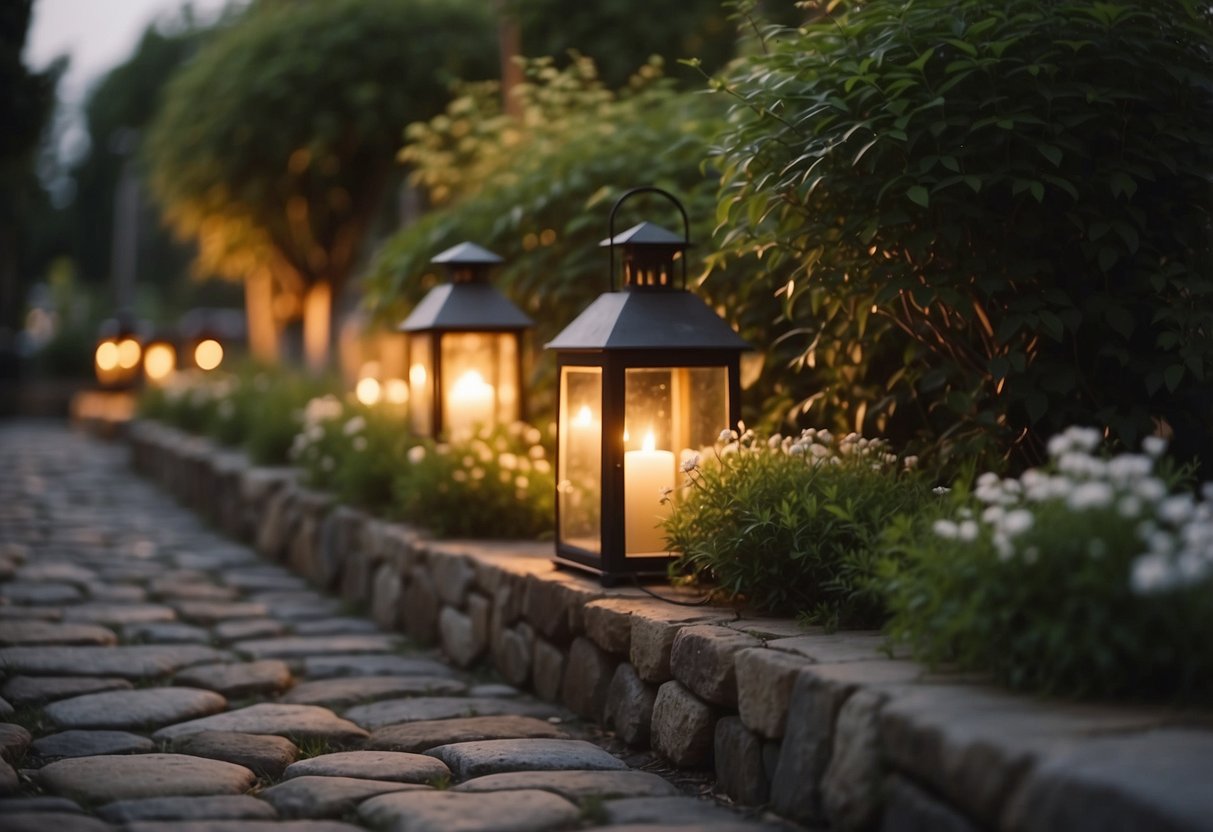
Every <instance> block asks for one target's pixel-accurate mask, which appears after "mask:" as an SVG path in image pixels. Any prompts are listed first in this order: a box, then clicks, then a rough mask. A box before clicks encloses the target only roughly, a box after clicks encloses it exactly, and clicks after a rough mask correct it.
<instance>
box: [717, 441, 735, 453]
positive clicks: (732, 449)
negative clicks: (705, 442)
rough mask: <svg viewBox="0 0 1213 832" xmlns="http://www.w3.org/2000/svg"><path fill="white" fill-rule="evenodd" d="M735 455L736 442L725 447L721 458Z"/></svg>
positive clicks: (722, 449)
mask: <svg viewBox="0 0 1213 832" xmlns="http://www.w3.org/2000/svg"><path fill="white" fill-rule="evenodd" d="M735 453H737V443H736V442H730V443H729V444H727V445H725V446H724V447H723V448H721V449H720V455H721V456H732V455H733V454H735Z"/></svg>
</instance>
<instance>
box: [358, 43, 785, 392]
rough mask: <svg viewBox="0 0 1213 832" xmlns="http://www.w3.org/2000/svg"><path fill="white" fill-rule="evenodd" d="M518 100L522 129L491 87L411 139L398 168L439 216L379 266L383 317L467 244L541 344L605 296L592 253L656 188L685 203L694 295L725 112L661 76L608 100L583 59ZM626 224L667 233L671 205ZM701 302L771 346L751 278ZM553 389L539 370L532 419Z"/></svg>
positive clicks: (774, 312)
mask: <svg viewBox="0 0 1213 832" xmlns="http://www.w3.org/2000/svg"><path fill="white" fill-rule="evenodd" d="M518 94H519V95H520V104H521V107H522V115H521V117H520V118H519V119H513V118H510V117H507V116H505V115H504V114H502V113H501V110H500V96H499V92H498V89H497V86H496V85H495V84H481V85H474V86H468V87H466V88H465V89H464V92H463V94H462V95H461V96H459V97H458V98H457V99H456V100H455V101H454V102H453V103H452V104H451V105H450V107H449V108H448V109H447V111H446V113H444V114H443V115H442V116H439V117H438V118H435V119H433V120H432V121H430V122H428V123H424V124H414V125H412V126H410V128H409V130H408V134H407V135H408V144H407V145H406V147H405V148H404V150H403V151H402V154H401V158H402V159H403V160H404V161H405V162H406V163H408V164H409V165H410V166H411V167H412V170H413V173H412V179H413V182H414V183H415V184H418V185H420V186H422V187H424V188H425V190H426V191H427V193H428V194H429V196H430V200H431V201H432V202H433V203H434V204H435V206H436V207H435V209H434V210H432V211H431V212H429V213H428V214H426V215H425V216H424V217H423V218H422V219H421V220H420V221H419V222H417V223H416V224H414V225H412V226H410V227H409V228H406V229H405V230H403V231H401V232H400V233H398V234H397V235H396V236H395V237H393V238H392V240H391V241H390V242H389V243H388V244H387V245H386V246H385V248H384V249H383V250H382V251H381V252H380V254H379V256H378V258H377V260H376V261H375V263H374V265H373V267H372V272H371V274H370V276H369V278H368V281H367V287H368V295H369V298H370V300H371V302H372V304H373V305H374V306H375V309H376V311H377V314H378V316H379V317H381V318H384V319H386V320H390V321H399V320H400V319H401V318H402V317H403V316H404V314H405V312H407V310H408V309H409V308H410V306H411V305H412V304H414V303H416V302H417V301H418V300H419V299H420V298H421V297H422V296H423V295H424V294H425V292H426V291H428V290H429V289H430V288H431V287H432V286H433V285H434V284H435V282H437V281H438V280H439V277H440V276H439V272H438V270H437V269H436V268H435V267H434V266H431V265H430V263H429V261H430V258H432V257H433V256H434V255H435V254H436V253H438V252H439V251H441V250H443V249H444V248H446V247H448V246H451V245H454V244H456V243H459V242H462V241H463V240H472V241H474V242H476V243H479V244H481V245H484V246H487V247H488V248H491V249H493V250H494V251H496V252H498V253H499V254H501V255H502V256H503V257H504V258H505V263H504V264H503V265H502V266H501V268H500V269H499V270H498V272H497V274H496V276H495V278H494V279H495V282H496V283H497V285H498V286H499V287H500V288H501V289H502V290H503V291H504V292H505V293H506V294H507V295H509V296H510V297H511V298H512V299H513V300H514V302H515V303H517V304H518V305H519V306H520V307H521V308H523V309H525V310H527V311H528V312H529V313H530V314H531V316H532V317H533V318H535V320H536V333H535V342H536V343H537V344H543V343H546V342H547V341H548V340H550V339H551V338H552V336H554V335H555V334H556V333H557V332H558V331H559V330H560V329H561V328H563V327H564V326H565V325H566V324H568V322H569V321H571V320H572V319H573V318H574V317H576V316H577V315H578V314H579V313H580V312H581V311H582V310H583V309H584V308H585V307H586V306H588V305H589V303H590V302H591V301H592V300H593V299H594V298H595V297H597V296H598V295H599V294H600V293H602V292H605V291H607V290H608V289H609V280H608V270H607V263H606V256H605V253H604V252H603V250H602V249H600V248H599V247H598V242H599V241H600V240H601V239H602V238H604V237H605V236H606V231H607V227H606V226H607V215H608V212H609V210H610V206H611V202H612V200H614V199H615V198H616V197H618V196H619V195H620V194H622V193H623V192H624V191H625V190H626V189H628V188H631V187H633V186H638V185H657V186H660V187H662V188H665V189H667V190H669V191H671V192H673V193H674V194H675V195H676V196H678V197H679V198H680V199H681V200H682V201H683V202H684V204H685V205H686V208H687V213H688V214H689V216H690V219H691V223H692V225H691V239H692V241H694V242H695V243H696V244H697V245H696V246H695V247H694V248H692V249H691V250H690V252H689V256H690V260H689V270H688V274H689V276H690V278H691V282H692V283H695V282H696V275H697V274H699V273H702V272H703V271H704V269H705V263H706V258H707V257H709V256H711V251H712V249H713V246H712V245H710V244H709V243H708V240H709V239H710V237H711V234H712V222H713V219H712V218H713V213H714V210H715V204H716V197H715V194H716V183H715V181H714V179H712V178H711V177H708V176H705V175H704V173H703V171H702V170H701V164H702V161H703V159H704V158H705V157H706V156H707V153H708V149H709V143H710V141H711V137H712V136H714V135H715V134H716V133H718V132H719V131H720V130H721V129H722V128H723V126H724V121H723V113H724V106H723V102H720V101H717V100H715V99H713V98H711V97H710V96H704V95H693V94H688V93H679V92H676V91H675V90H674V89H673V87H672V86H671V85H670V83H669V82H668V80H666V79H663V78H662V70H661V66H660V64H658V63H651V64H648V65H646V66H644V67H641V68H640V70H639V71H638V72H637V74H636V75H635V77H634V78H633V82H632V84H631V85H630V86H629V87H628V88H627V89H625V90H623V91H620V92H613V91H610V90H608V89H606V88H605V87H604V86H603V85H602V83H601V82H600V81H599V79H598V77H597V73H596V70H595V68H594V64H593V63H592V62H591V61H589V60H588V59H585V58H581V59H578V60H576V61H574V62H573V63H572V64H571V65H570V66H569V67H567V68H566V69H563V70H557V69H556V68H555V67H554V66H553V64H552V61H551V60H549V59H542V60H537V61H534V62H532V63H531V64H529V65H528V66H527V83H526V84H525V85H523V86H522V87H521V88H520V89H519V90H518ZM625 213H627V216H621V217H620V224H619V230H622V229H623V228H626V227H627V226H628V225H630V224H632V223H633V222H636V221H637V220H639V219H640V218H648V219H651V220H653V221H655V222H658V223H659V224H661V225H665V226H667V227H670V228H675V227H676V226H677V225H678V222H679V218H678V217H677V214H676V213H675V212H674V211H673V209H672V208H671V207H670V206H669V205H667V204H666V203H665V202H664V201H663V200H653V201H651V202H648V201H645V200H644V199H641V198H638V199H637V200H634V201H633V202H632V203H630V210H629V211H626V212H625ZM677 230H678V231H679V233H681V228H680V227H678V228H677ZM697 290H698V291H699V292H700V293H701V294H702V295H703V296H704V297H705V298H706V299H707V300H708V301H709V302H710V303H711V304H712V305H713V306H715V307H716V308H717V309H718V310H720V311H721V313H722V314H724V315H725V316H727V317H728V318H729V320H730V322H731V323H733V324H734V325H735V326H736V327H737V328H738V329H739V331H740V332H741V334H742V335H743V336H744V337H747V338H749V339H751V340H752V341H753V342H754V343H756V344H763V345H770V344H771V343H772V341H773V340H774V334H773V333H772V331H771V321H772V320H773V319H774V318H776V317H777V316H778V315H779V304H778V302H777V300H776V299H775V296H774V290H773V288H771V287H770V285H769V283H766V282H764V281H762V280H756V279H754V274H753V271H752V270H750V269H747V268H744V267H742V266H736V267H730V268H728V269H721V270H718V272H717V273H716V274H714V275H713V276H712V279H711V280H710V281H708V282H707V283H705V284H703V285H701V286H699V287H698V289H697ZM734 310H744V311H743V312H742V314H740V315H736V314H734ZM773 349H774V350H775V351H776V352H778V347H774V348H773ZM776 364H777V361H776V360H774V359H772V360H771V361H769V362H768V365H767V366H768V368H769V369H770V370H771V371H770V372H768V373H767V374H766V375H765V376H764V377H763V379H762V380H761V383H760V384H759V387H758V388H754V389H752V390H751V391H750V396H749V398H750V400H751V401H755V402H758V401H761V400H762V399H763V398H765V397H766V396H768V395H771V394H772V391H774V389H775V386H776V384H777V379H776V377H775V376H776V372H775V371H776V370H777V369H778V368H777V366H776ZM553 378H554V367H553V365H552V362H550V361H548V362H536V363H535V370H534V378H533V379H532V382H533V384H532V388H531V392H532V393H533V394H534V395H533V397H532V403H533V404H534V406H535V407H536V408H543V407H544V406H545V405H546V404H547V402H548V400H549V398H550V394H551V388H552V382H553ZM535 412H542V411H540V410H537V411H535Z"/></svg>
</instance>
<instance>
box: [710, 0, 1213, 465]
mask: <svg viewBox="0 0 1213 832" xmlns="http://www.w3.org/2000/svg"><path fill="white" fill-rule="evenodd" d="M831 6H832V7H836V8H838V9H840V10H839V11H837V12H836V13H832V14H829V15H825V16H822V17H821V18H819V19H817V20H816V21H814V22H811V23H809V24H807V25H805V26H804V27H802V28H801V29H799V30H781V31H778V32H777V33H776V34H775V35H774V36H772V37H770V38H769V39H768V41H767V43H766V47H767V48H766V50H765V51H764V52H762V53H760V54H755V55H753V56H752V57H750V58H748V59H747V60H745V61H742V62H740V63H739V64H738V65H737V66H736V67H735V69H734V70H733V71H732V72H731V73H730V74H729V75H727V76H726V77H725V78H723V79H721V80H718V81H717V82H715V85H716V87H717V88H718V89H724V90H727V91H728V92H729V93H731V94H732V95H733V96H735V100H736V105H735V107H734V110H733V113H732V125H733V126H732V127H731V128H730V130H729V131H728V132H727V133H725V134H724V135H722V136H721V137H720V139H719V148H718V150H717V151H716V160H717V162H718V163H719V167H720V170H721V175H722V182H721V189H720V194H719V211H718V214H717V219H718V221H719V223H720V225H721V228H722V229H724V230H725V231H726V233H725V235H724V237H723V238H722V241H723V246H724V259H725V260H726V261H727V260H728V258H729V257H732V256H745V255H759V254H760V255H762V256H763V258H764V263H765V264H766V267H767V268H768V269H775V270H780V269H787V270H788V271H789V273H790V277H789V279H788V280H787V281H786V284H785V285H784V290H783V292H784V297H785V300H786V309H785V311H786V314H787V316H788V318H789V319H790V320H791V323H792V324H793V325H794V327H795V329H793V330H792V331H791V334H790V335H789V337H790V338H792V339H794V341H795V343H796V347H797V352H798V353H799V355H800V359H801V362H800V363H801V365H802V366H803V367H804V368H805V369H807V370H811V371H812V372H809V373H805V374H803V375H801V376H800V377H798V378H795V379H792V380H791V382H790V383H791V384H793V385H794V389H795V392H796V394H797V397H798V399H799V400H800V401H801V402H802V405H803V408H804V409H805V410H807V411H808V412H809V413H816V414H819V415H818V417H817V418H818V421H819V423H820V422H828V420H829V419H830V417H831V415H832V414H838V413H841V414H843V415H844V417H845V419H846V420H847V422H848V423H850V424H854V425H863V426H867V427H868V428H869V429H870V428H875V430H876V431H877V432H879V433H880V434H881V435H886V436H890V437H891V438H893V439H894V441H897V442H902V441H904V440H905V439H907V438H909V437H911V436H914V435H919V436H921V437H923V438H924V439H927V440H929V441H931V442H933V443H938V444H939V445H941V446H944V447H947V448H950V449H951V451H952V452H953V453H954V454H955V455H956V456H957V457H962V456H964V455H965V452H966V451H978V452H984V453H985V454H986V459H989V460H991V461H992V460H993V458H994V457H995V455H1001V454H1004V453H1005V452H1006V451H1007V449H1008V448H1013V451H1012V454H1013V456H1014V457H1015V460H1016V462H1017V463H1019V464H1024V463H1027V464H1031V463H1033V462H1038V461H1039V460H1041V459H1042V458H1043V455H1044V449H1043V437H1046V436H1048V435H1050V434H1051V433H1054V432H1056V431H1057V430H1059V429H1060V428H1061V427H1063V426H1065V425H1067V424H1071V423H1076V422H1083V423H1088V422H1093V423H1097V424H1099V425H1102V426H1107V427H1108V428H1110V430H1111V432H1112V435H1113V436H1114V437H1116V438H1117V439H1119V440H1120V441H1121V442H1122V443H1123V444H1124V445H1125V446H1127V447H1132V446H1134V445H1135V444H1136V441H1137V439H1138V438H1140V437H1141V436H1143V435H1146V434H1148V433H1150V432H1151V431H1152V430H1153V428H1154V423H1155V420H1165V421H1166V422H1168V423H1169V424H1170V425H1171V426H1172V427H1173V428H1174V429H1175V431H1176V443H1175V450H1176V451H1178V452H1180V453H1183V454H1188V453H1191V452H1192V451H1194V450H1199V451H1200V452H1202V453H1204V454H1206V455H1208V458H1213V454H1210V453H1209V452H1210V449H1211V443H1210V438H1209V433H1208V431H1207V429H1206V428H1207V426H1208V424H1210V422H1211V421H1213V389H1211V385H1210V372H1213V369H1211V368H1213V329H1211V328H1210V327H1209V323H1208V322H1209V320H1210V319H1211V318H1213V233H1211V227H1213V202H1210V200H1209V178H1210V174H1211V173H1213V154H1211V152H1210V148H1213V60H1211V55H1213V25H1211V22H1213V12H1210V9H1209V6H1208V4H1206V3H1196V2H1193V1H1192V0H1160V2H1149V3H1147V2H1143V0H1124V2H1119V3H1105V2H1095V0H1067V1H1066V2H1049V3H1040V2H1036V1H1035V0H997V2H995V1H994V0H915V2H903V0H865V2H838V3H834V4H831ZM709 284H710V280H709ZM746 311H747V310H746V309H745V308H744V307H742V308H741V309H739V310H736V311H735V312H734V314H737V315H739V316H744V315H745V314H746ZM856 429H857V430H861V431H862V430H863V428H862V427H857V428H856Z"/></svg>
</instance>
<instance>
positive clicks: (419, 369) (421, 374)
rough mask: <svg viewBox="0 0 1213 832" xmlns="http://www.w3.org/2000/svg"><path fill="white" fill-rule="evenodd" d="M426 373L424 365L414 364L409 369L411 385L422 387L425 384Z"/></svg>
mask: <svg viewBox="0 0 1213 832" xmlns="http://www.w3.org/2000/svg"><path fill="white" fill-rule="evenodd" d="M425 378H426V372H425V365H424V364H414V365H413V366H412V367H409V383H410V384H412V385H413V386H414V387H421V386H422V385H423V384H425Z"/></svg>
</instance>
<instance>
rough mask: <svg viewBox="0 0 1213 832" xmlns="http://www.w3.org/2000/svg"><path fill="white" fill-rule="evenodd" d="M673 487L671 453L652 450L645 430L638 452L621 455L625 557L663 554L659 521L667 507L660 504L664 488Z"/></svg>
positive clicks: (649, 438)
mask: <svg viewBox="0 0 1213 832" xmlns="http://www.w3.org/2000/svg"><path fill="white" fill-rule="evenodd" d="M673 487H674V454H673V452H672V451H659V450H656V441H655V440H654V439H653V431H651V430H650V431H649V432H648V433H647V434H646V435H645V437H644V442H643V443H642V444H641V449H640V450H639V451H628V452H627V453H625V454H624V455H623V501H624V508H623V517H624V531H625V535H624V551H625V552H626V553H627V554H628V555H645V554H652V553H655V552H656V553H664V552H665V551H666V545H665V532H664V531H663V530H662V529H661V527H660V524H661V521H662V520H664V519H665V518H666V516H667V515H668V514H669V506H668V505H662V504H661V494H662V492H663V491H664V489H667V488H669V489H672V488H673Z"/></svg>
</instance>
